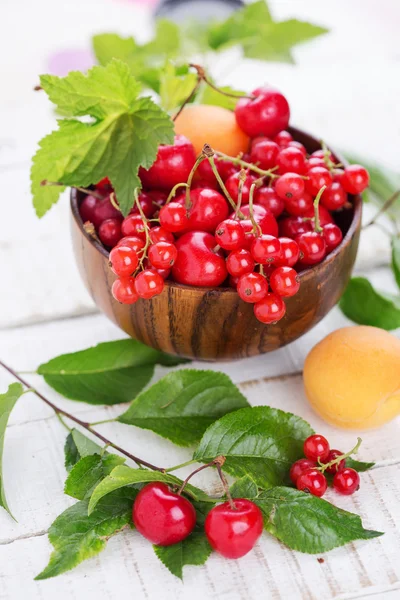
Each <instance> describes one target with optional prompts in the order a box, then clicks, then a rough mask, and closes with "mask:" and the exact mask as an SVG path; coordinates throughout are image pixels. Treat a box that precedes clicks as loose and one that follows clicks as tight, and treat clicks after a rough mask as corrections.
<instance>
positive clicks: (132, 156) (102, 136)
mask: <svg viewBox="0 0 400 600" xmlns="http://www.w3.org/2000/svg"><path fill="white" fill-rule="evenodd" d="M41 83H42V87H43V88H44V90H45V91H47V92H48V93H49V96H50V97H51V99H53V100H54V101H55V102H56V103H57V107H58V108H59V109H60V110H62V111H63V112H64V113H65V112H66V111H67V113H68V114H70V115H71V116H74V117H82V116H87V117H92V118H94V119H96V120H95V122H86V121H81V120H75V119H64V120H62V121H59V123H58V124H59V129H58V130H57V131H54V132H53V133H51V134H50V135H48V136H46V137H45V138H44V139H43V140H42V141H41V142H40V148H39V150H38V151H37V153H36V155H35V157H34V159H33V164H32V170H31V180H32V194H33V200H34V206H35V209H36V213H37V215H38V216H39V217H40V216H43V215H44V214H45V213H46V212H47V210H49V208H51V206H52V205H53V204H54V202H56V201H57V200H58V197H59V195H60V193H61V191H62V188H60V187H57V186H43V185H42V182H43V181H44V180H47V181H50V182H59V183H63V184H65V185H71V186H83V187H88V186H90V185H92V184H94V183H96V182H98V181H100V179H102V178H103V177H109V178H110V180H111V182H112V184H113V187H114V189H115V193H116V196H117V199H118V202H119V206H120V208H121V211H122V212H123V214H124V215H126V214H128V213H129V211H130V209H131V208H132V206H133V203H134V191H135V189H136V188H138V187H140V185H141V183H140V179H139V176H138V170H139V167H140V166H143V167H144V168H146V169H148V168H149V167H150V166H151V165H152V164H153V162H154V160H155V158H156V156H157V151H158V147H159V145H160V144H163V143H172V141H173V136H174V133H173V123H172V121H171V119H170V118H169V116H168V115H167V114H166V113H165V112H164V111H163V110H162V109H161V108H160V107H159V106H157V105H156V104H154V102H153V101H152V100H151V99H150V98H138V97H137V96H138V93H139V86H138V83H137V80H136V79H135V78H134V77H133V76H132V74H131V72H130V69H129V67H128V65H127V64H126V63H123V62H121V61H117V60H113V61H111V62H110V63H108V65H107V66H106V67H93V68H92V69H90V71H88V73H87V74H86V75H82V73H80V72H72V73H70V74H69V75H67V76H66V77H63V78H61V77H47V76H44V77H42V79H41ZM102 86H103V88H102Z"/></svg>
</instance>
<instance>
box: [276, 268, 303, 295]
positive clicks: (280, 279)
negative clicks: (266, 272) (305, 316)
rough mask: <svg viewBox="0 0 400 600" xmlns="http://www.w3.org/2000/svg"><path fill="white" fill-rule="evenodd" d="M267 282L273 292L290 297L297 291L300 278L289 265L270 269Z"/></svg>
mask: <svg viewBox="0 0 400 600" xmlns="http://www.w3.org/2000/svg"><path fill="white" fill-rule="evenodd" d="M269 284H270V286H271V290H272V291H273V292H274V293H275V294H277V295H278V296H283V297H284V298H290V297H291V296H294V295H295V294H297V292H298V291H299V289H300V278H299V276H298V274H297V271H295V270H294V269H292V268H291V267H278V268H276V269H274V270H273V271H272V273H271V275H270V278H269Z"/></svg>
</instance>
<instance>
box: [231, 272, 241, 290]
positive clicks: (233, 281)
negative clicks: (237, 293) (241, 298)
mask: <svg viewBox="0 0 400 600" xmlns="http://www.w3.org/2000/svg"><path fill="white" fill-rule="evenodd" d="M238 281H239V277H233V275H229V285H230V287H231V288H233V289H234V290H237V284H238Z"/></svg>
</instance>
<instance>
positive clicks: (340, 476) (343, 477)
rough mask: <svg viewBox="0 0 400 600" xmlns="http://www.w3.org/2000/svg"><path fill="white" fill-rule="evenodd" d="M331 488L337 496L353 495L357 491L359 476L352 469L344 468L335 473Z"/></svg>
mask: <svg viewBox="0 0 400 600" xmlns="http://www.w3.org/2000/svg"><path fill="white" fill-rule="evenodd" d="M333 487H334V489H335V490H336V491H337V492H339V494H344V495H345V496H350V494H354V492H356V491H357V490H358V489H359V487H360V476H359V474H358V473H357V471H355V470H354V469H350V468H349V467H346V468H345V469H343V470H341V471H339V472H338V473H336V475H335V477H334V478H333Z"/></svg>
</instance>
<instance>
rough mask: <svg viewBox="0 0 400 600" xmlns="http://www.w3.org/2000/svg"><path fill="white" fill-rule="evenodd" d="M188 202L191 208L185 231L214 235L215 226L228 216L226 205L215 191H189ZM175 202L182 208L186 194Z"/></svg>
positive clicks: (207, 189) (202, 189)
mask: <svg viewBox="0 0 400 600" xmlns="http://www.w3.org/2000/svg"><path fill="white" fill-rule="evenodd" d="M190 201H191V204H192V206H191V208H190V209H189V221H188V223H187V224H186V227H185V231H208V233H214V231H215V228H216V227H217V225H218V224H219V223H221V221H223V220H224V219H226V217H227V216H228V213H229V209H228V204H227V202H226V200H225V198H224V197H223V196H222V194H220V193H219V192H217V191H216V190H212V189H210V188H198V189H194V190H191V191H190ZM175 202H176V203H178V204H182V205H183V206H184V205H185V202H186V194H181V195H180V196H178V198H176V200H175ZM165 208H166V207H165ZM160 216H161V214H160Z"/></svg>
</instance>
